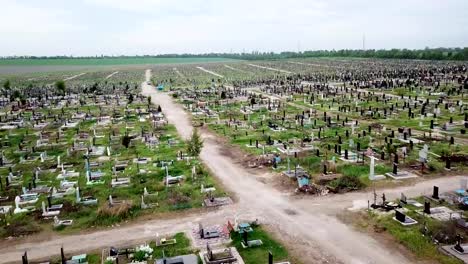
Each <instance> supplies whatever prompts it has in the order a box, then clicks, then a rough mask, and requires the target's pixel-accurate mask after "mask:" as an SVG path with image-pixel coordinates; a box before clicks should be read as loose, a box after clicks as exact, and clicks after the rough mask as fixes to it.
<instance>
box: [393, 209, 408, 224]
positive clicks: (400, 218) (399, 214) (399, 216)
mask: <svg viewBox="0 0 468 264" xmlns="http://www.w3.org/2000/svg"><path fill="white" fill-rule="evenodd" d="M395 218H396V220H398V221H399V222H401V223H405V222H406V215H405V214H403V213H402V212H400V211H398V210H395Z"/></svg>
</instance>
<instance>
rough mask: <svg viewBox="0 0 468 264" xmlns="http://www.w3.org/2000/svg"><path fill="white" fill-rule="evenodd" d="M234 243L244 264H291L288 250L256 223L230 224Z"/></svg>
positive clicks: (240, 222)
mask: <svg viewBox="0 0 468 264" xmlns="http://www.w3.org/2000/svg"><path fill="white" fill-rule="evenodd" d="M228 228H229V230H230V232H231V238H232V243H231V245H232V246H234V247H235V248H236V249H237V251H238V252H239V254H240V256H241V257H242V259H243V261H244V263H246V264H250V263H252V264H253V263H263V262H267V261H269V262H268V263H273V261H274V263H289V262H288V261H289V260H290V257H289V254H288V252H287V250H286V249H285V248H284V247H283V246H282V245H281V244H279V243H278V242H276V241H275V240H274V239H272V238H271V237H270V235H268V233H267V232H266V231H265V229H264V228H263V227H262V226H261V225H258V223H256V222H251V223H249V222H244V221H239V222H235V223H234V224H231V223H230V222H228Z"/></svg>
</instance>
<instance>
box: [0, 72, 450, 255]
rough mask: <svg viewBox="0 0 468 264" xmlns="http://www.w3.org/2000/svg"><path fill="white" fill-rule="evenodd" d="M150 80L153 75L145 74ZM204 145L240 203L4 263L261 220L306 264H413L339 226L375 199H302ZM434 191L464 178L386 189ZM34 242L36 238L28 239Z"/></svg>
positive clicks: (183, 126) (173, 119)
mask: <svg viewBox="0 0 468 264" xmlns="http://www.w3.org/2000/svg"><path fill="white" fill-rule="evenodd" d="M146 76H147V80H149V79H150V77H151V72H150V71H147V73H146ZM142 92H143V94H144V95H150V96H151V100H152V102H153V103H155V104H160V105H161V108H162V110H163V112H164V113H165V114H166V116H167V119H168V120H169V122H170V123H172V124H174V125H175V126H176V128H177V131H178V132H179V133H180V134H181V136H182V137H184V138H188V137H189V136H190V134H191V132H192V129H193V128H192V126H191V121H190V117H189V115H188V114H187V113H186V112H184V111H183V109H182V108H181V106H180V105H177V104H176V103H174V102H173V101H172V98H171V97H170V96H169V95H168V94H166V93H160V92H157V91H156V89H155V88H154V87H152V86H149V85H147V84H146V82H145V83H143V84H142ZM202 136H203V138H204V140H205V144H204V148H203V151H202V153H201V159H202V160H203V162H204V163H205V164H206V165H207V166H208V168H209V169H210V170H211V171H212V172H213V174H214V175H215V176H216V177H218V178H219V179H220V180H221V181H222V182H223V184H224V185H225V186H226V187H227V188H228V189H230V190H231V191H232V192H233V193H234V194H235V195H236V196H237V198H238V200H239V201H238V203H236V204H234V205H231V206H227V207H223V208H222V209H220V210H218V211H215V212H206V213H204V214H202V215H197V216H193V215H192V216H188V217H185V218H177V219H169V220H157V219H155V220H150V221H147V222H145V223H140V224H134V225H130V226H125V227H120V228H115V229H110V230H104V231H99V232H95V233H89V234H82V235H73V236H57V235H54V237H51V238H50V239H48V241H46V242H41V243H21V241H19V242H16V243H14V244H11V245H10V246H7V247H5V246H2V244H0V246H1V247H0V248H1V249H0V263H5V262H12V261H18V260H19V259H20V256H21V254H22V253H23V252H24V250H28V254H29V256H30V258H39V257H46V256H49V255H53V254H58V252H57V251H58V250H59V248H60V246H61V245H63V246H64V247H65V248H66V249H67V251H68V252H80V251H85V250H90V249H94V248H100V247H106V246H111V245H119V244H122V243H128V242H129V241H133V240H135V241H136V240H143V239H148V238H151V237H153V236H154V235H155V234H156V233H161V234H164V233H173V232H179V231H184V230H185V231H188V230H190V229H191V227H192V224H193V223H195V222H197V221H204V222H205V221H206V222H208V223H210V222H216V223H220V222H224V221H225V220H226V219H227V218H230V219H232V218H234V217H238V218H239V219H255V218H258V219H259V221H260V222H262V223H266V224H268V225H269V226H270V227H271V229H272V230H274V234H275V235H276V237H278V238H279V239H280V240H281V241H282V242H283V243H285V244H286V245H288V246H289V247H290V248H293V252H294V253H295V255H297V256H298V257H300V258H301V260H302V261H303V262H304V263H352V264H358V263H379V264H382V263H383V264H385V263H389V264H390V263H392V264H393V263H399V264H404V263H414V262H413V261H412V260H409V259H407V258H406V257H405V256H403V255H402V254H400V253H399V252H396V251H389V250H387V249H386V248H385V247H384V246H383V245H382V244H380V243H378V241H376V240H375V239H373V238H371V237H369V236H367V235H366V234H363V233H359V232H357V231H355V230H353V229H352V228H350V227H348V226H346V225H345V224H343V223H342V222H340V221H339V220H338V219H337V217H336V215H337V214H339V213H340V212H342V211H343V210H346V209H349V208H353V209H357V208H362V207H365V206H367V200H370V199H372V194H371V193H364V192H361V193H349V194H345V195H336V196H329V197H320V198H313V197H307V198H303V199H297V198H295V197H291V196H289V195H288V194H286V193H281V192H280V191H278V190H276V189H274V188H273V187H271V186H269V185H267V184H265V183H263V182H262V181H261V180H260V178H262V177H267V176H268V175H261V174H258V173H253V172H250V171H248V170H246V169H245V168H244V167H243V166H242V165H240V164H237V163H236V162H234V161H233V159H232V158H230V157H229V155H226V152H229V151H230V149H229V147H228V146H225V145H223V144H220V143H219V140H217V138H216V137H215V136H214V135H212V134H210V133H209V132H202ZM432 185H438V186H439V187H440V188H441V190H447V189H453V188H455V187H456V186H457V185H458V178H455V177H452V178H443V179H435V180H430V181H426V182H421V183H417V184H416V185H414V186H410V187H401V188H396V189H392V190H385V193H386V195H387V197H389V198H395V197H398V195H399V194H400V193H401V192H402V191H403V192H405V193H406V194H407V195H408V196H411V195H413V194H414V195H418V194H421V193H429V192H430V189H431V187H432ZM29 239H33V238H29Z"/></svg>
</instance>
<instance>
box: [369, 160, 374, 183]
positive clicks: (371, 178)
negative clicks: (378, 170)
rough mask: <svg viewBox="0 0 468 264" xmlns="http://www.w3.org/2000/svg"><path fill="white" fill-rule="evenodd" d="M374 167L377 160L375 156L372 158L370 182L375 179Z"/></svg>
mask: <svg viewBox="0 0 468 264" xmlns="http://www.w3.org/2000/svg"><path fill="white" fill-rule="evenodd" d="M374 166H375V158H374V156H370V167H369V180H371V181H373V180H374V179H375V172H374Z"/></svg>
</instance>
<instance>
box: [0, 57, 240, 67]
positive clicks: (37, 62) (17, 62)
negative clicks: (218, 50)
mask: <svg viewBox="0 0 468 264" xmlns="http://www.w3.org/2000/svg"><path fill="white" fill-rule="evenodd" d="M222 61H235V60H233V59H228V58H204V57H196V58H149V57H148V58H143V57H140V58H129V57H126V58H74V59H72V58H66V59H65V58H64V59H0V65H2V66H51V65H97V66H99V65H135V64H172V63H207V62H222Z"/></svg>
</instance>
